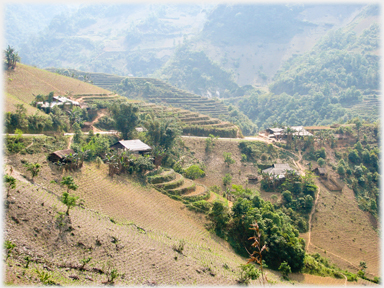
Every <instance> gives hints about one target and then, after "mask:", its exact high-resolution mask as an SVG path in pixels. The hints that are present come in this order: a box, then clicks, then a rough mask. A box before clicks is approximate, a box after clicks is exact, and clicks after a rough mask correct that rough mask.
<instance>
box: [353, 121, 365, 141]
mask: <svg viewBox="0 0 384 288" xmlns="http://www.w3.org/2000/svg"><path fill="white" fill-rule="evenodd" d="M354 123H355V127H356V130H357V140H359V138H360V128H361V126H363V123H362V122H361V120H360V119H359V118H356V119H355V120H354Z"/></svg>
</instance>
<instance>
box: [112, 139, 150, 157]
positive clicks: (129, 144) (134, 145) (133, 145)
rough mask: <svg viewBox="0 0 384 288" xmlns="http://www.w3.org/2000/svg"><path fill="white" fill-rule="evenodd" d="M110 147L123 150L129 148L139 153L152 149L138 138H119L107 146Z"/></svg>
mask: <svg viewBox="0 0 384 288" xmlns="http://www.w3.org/2000/svg"><path fill="white" fill-rule="evenodd" d="M109 148H110V149H123V150H129V151H131V152H133V153H139V154H144V153H145V152H149V151H151V150H152V148H151V147H150V146H148V145H147V144H145V143H144V142H142V141H141V140H139V139H135V140H121V141H119V142H117V143H115V144H113V145H111V146H109Z"/></svg>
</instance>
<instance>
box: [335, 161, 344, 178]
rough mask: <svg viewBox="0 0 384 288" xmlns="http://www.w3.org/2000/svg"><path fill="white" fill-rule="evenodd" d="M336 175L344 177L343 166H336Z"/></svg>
mask: <svg viewBox="0 0 384 288" xmlns="http://www.w3.org/2000/svg"><path fill="white" fill-rule="evenodd" d="M337 173H339V175H340V176H344V175H345V168H344V166H343V165H340V164H339V165H338V166H337Z"/></svg>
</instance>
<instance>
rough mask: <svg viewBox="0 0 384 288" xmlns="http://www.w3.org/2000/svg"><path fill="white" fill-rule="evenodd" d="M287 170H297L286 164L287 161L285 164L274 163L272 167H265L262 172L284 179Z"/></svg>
mask: <svg viewBox="0 0 384 288" xmlns="http://www.w3.org/2000/svg"><path fill="white" fill-rule="evenodd" d="M287 171H294V172H296V170H295V169H293V168H291V167H289V165H288V164H286V163H284V164H273V165H272V167H269V168H267V169H264V170H263V171H262V172H263V173H265V174H269V175H272V176H274V177H275V178H279V179H282V178H285V173H286V172H287Z"/></svg>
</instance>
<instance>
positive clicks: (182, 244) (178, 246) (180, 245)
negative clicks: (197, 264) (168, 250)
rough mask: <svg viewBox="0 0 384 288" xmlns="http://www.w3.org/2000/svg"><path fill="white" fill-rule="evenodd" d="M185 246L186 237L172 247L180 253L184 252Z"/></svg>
mask: <svg viewBox="0 0 384 288" xmlns="http://www.w3.org/2000/svg"><path fill="white" fill-rule="evenodd" d="M184 247H185V240H184V239H182V240H180V241H179V243H178V244H173V245H172V249H173V250H174V251H176V252H177V253H180V254H183V251H184Z"/></svg>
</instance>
